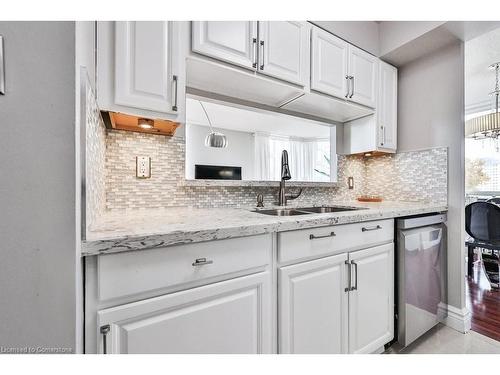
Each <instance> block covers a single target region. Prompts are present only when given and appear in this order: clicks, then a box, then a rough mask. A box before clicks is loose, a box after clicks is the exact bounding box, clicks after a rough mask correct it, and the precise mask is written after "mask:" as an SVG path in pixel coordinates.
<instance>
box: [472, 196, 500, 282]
mask: <svg viewBox="0 0 500 375" xmlns="http://www.w3.org/2000/svg"><path fill="white" fill-rule="evenodd" d="M465 231H466V232H467V233H468V234H469V236H471V238H469V239H467V240H466V241H465V245H466V246H467V248H468V258H469V260H468V274H469V275H472V273H473V261H474V249H475V248H480V249H481V258H482V261H483V267H484V270H485V272H486V276H487V277H488V280H489V281H490V284H491V285H492V287H495V288H498V282H499V280H498V254H499V251H500V206H498V205H496V204H494V203H492V202H474V203H471V204H468V205H467V206H466V207H465ZM485 249H486V251H485Z"/></svg>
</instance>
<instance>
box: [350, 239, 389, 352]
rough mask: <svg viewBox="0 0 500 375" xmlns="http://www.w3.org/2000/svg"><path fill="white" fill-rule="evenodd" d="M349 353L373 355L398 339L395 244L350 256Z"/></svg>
mask: <svg viewBox="0 0 500 375" xmlns="http://www.w3.org/2000/svg"><path fill="white" fill-rule="evenodd" d="M349 260H350V262H351V266H352V268H351V269H352V271H353V272H352V277H351V285H352V289H351V291H350V292H349V353H373V352H374V351H375V350H377V349H378V348H380V347H382V346H383V345H385V344H386V343H388V342H389V341H390V340H391V339H392V338H393V336H394V244H393V243H390V244H387V245H382V246H377V247H372V248H369V249H366V250H360V251H356V252H353V253H350V254H349Z"/></svg>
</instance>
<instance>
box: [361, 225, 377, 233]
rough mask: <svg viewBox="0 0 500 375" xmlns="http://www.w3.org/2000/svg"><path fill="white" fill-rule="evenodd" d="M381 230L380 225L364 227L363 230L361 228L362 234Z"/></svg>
mask: <svg viewBox="0 0 500 375" xmlns="http://www.w3.org/2000/svg"><path fill="white" fill-rule="evenodd" d="M379 229H382V227H381V226H380V225H376V226H374V227H363V228H361V231H362V232H369V231H371V230H379Z"/></svg>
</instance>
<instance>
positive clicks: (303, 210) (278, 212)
mask: <svg viewBox="0 0 500 375" xmlns="http://www.w3.org/2000/svg"><path fill="white" fill-rule="evenodd" d="M364 209H365V208H362V207H346V206H322V207H297V208H274V209H270V210H255V211H253V212H257V213H259V214H264V215H272V216H295V215H307V214H313V213H318V214H324V213H331V212H342V211H356V210H364Z"/></svg>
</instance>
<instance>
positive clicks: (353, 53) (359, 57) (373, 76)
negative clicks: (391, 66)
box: [349, 45, 378, 108]
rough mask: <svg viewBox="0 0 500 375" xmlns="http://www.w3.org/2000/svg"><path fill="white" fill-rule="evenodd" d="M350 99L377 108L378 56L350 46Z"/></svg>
mask: <svg viewBox="0 0 500 375" xmlns="http://www.w3.org/2000/svg"><path fill="white" fill-rule="evenodd" d="M349 75H350V76H352V77H353V78H352V79H351V82H350V85H351V87H350V95H349V100H351V101H353V102H356V103H359V104H362V105H365V106H367V107H370V108H375V105H376V99H377V91H378V90H377V58H376V57H375V56H372V55H370V54H369V53H367V52H365V51H363V50H361V49H359V48H356V47H354V46H351V45H350V46H349Z"/></svg>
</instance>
